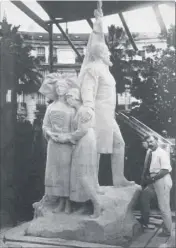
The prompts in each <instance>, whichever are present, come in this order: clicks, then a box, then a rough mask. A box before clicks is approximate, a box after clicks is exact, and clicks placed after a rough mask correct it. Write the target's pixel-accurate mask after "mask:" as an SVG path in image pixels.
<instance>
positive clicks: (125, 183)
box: [114, 177, 135, 188]
mask: <svg viewBox="0 0 176 248" xmlns="http://www.w3.org/2000/svg"><path fill="white" fill-rule="evenodd" d="M134 184H135V182H134V181H128V180H127V179H126V178H125V177H123V178H119V179H118V180H116V182H114V186H115V187H119V188H120V187H128V186H133V185H134Z"/></svg>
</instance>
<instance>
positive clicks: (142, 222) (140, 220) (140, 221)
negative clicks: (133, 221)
mask: <svg viewBox="0 0 176 248" xmlns="http://www.w3.org/2000/svg"><path fill="white" fill-rule="evenodd" d="M138 221H139V223H140V224H141V226H142V227H143V228H148V224H147V223H144V221H143V219H142V218H140V219H139V220H138Z"/></svg>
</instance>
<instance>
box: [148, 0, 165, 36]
mask: <svg viewBox="0 0 176 248" xmlns="http://www.w3.org/2000/svg"><path fill="white" fill-rule="evenodd" d="M152 8H153V11H154V13H155V16H156V20H157V22H158V24H159V26H160V29H161V33H163V34H164V35H167V28H166V25H165V23H164V20H163V17H162V15H161V12H160V9H159V7H158V4H156V5H153V6H152Z"/></svg>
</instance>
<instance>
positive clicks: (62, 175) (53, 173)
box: [43, 101, 74, 197]
mask: <svg viewBox="0 0 176 248" xmlns="http://www.w3.org/2000/svg"><path fill="white" fill-rule="evenodd" d="M73 116H74V110H73V108H71V107H69V106H68V105H66V104H64V103H61V102H59V101H54V102H53V103H52V104H50V105H49V106H48V108H47V111H46V114H45V117H44V121H43V131H44V134H45V135H46V136H47V134H46V133H47V131H48V130H49V131H52V132H54V133H56V134H59V133H69V132H71V131H72V129H71V121H72V118H73ZM71 155H72V144H71V143H65V144H61V143H58V142H57V143H56V142H54V141H53V140H52V139H49V141H48V146H47V161H46V171H45V194H46V195H50V196H62V197H69V194H70V171H71Z"/></svg>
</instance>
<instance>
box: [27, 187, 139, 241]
mask: <svg viewBox="0 0 176 248" xmlns="http://www.w3.org/2000/svg"><path fill="white" fill-rule="evenodd" d="M101 188H103V190H104V191H105V195H99V198H100V201H101V204H102V205H103V207H104V211H103V212H102V215H101V216H100V217H99V218H97V219H91V218H90V216H88V215H83V214H82V215H81V214H78V213H72V214H70V215H67V214H65V213H59V214H52V213H50V214H48V215H46V216H45V217H39V218H37V219H34V220H32V221H31V223H30V225H29V226H28V228H27V229H26V235H29V236H36V237H46V238H62V239H66V240H78V241H84V242H92V243H99V244H108V245H123V244H125V243H127V242H129V241H130V240H131V239H132V238H133V237H134V236H136V235H137V234H138V233H139V232H140V225H139V223H138V221H137V220H136V218H135V217H134V215H133V212H132V210H133V206H134V204H135V203H136V201H137V198H138V196H139V194H140V191H141V187H140V186H139V185H133V186H131V187H124V188H115V187H112V186H110V187H109V186H108V187H101Z"/></svg>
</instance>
